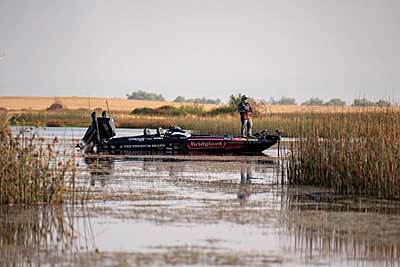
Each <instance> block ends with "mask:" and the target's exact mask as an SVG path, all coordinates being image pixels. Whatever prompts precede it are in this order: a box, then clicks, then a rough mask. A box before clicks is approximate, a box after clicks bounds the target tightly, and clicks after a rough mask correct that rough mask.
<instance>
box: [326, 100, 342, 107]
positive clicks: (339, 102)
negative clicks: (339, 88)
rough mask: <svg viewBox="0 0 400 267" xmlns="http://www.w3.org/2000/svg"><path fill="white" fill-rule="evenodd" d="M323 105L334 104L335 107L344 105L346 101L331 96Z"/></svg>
mask: <svg viewBox="0 0 400 267" xmlns="http://www.w3.org/2000/svg"><path fill="white" fill-rule="evenodd" d="M324 105H325V106H336V107H344V106H346V101H343V100H342V99H340V98H332V99H331V100H329V101H327V102H325V104H324Z"/></svg>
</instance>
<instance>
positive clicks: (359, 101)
mask: <svg viewBox="0 0 400 267" xmlns="http://www.w3.org/2000/svg"><path fill="white" fill-rule="evenodd" d="M351 105H352V106H353V107H373V106H375V103H374V102H372V101H370V100H368V99H366V98H356V99H354V100H353V104H351Z"/></svg>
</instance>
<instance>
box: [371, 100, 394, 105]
mask: <svg viewBox="0 0 400 267" xmlns="http://www.w3.org/2000/svg"><path fill="white" fill-rule="evenodd" d="M375 106H377V107H391V106H392V103H390V102H389V101H385V100H382V99H380V100H378V101H377V102H375Z"/></svg>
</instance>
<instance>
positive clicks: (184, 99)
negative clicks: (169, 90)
mask: <svg viewBox="0 0 400 267" xmlns="http://www.w3.org/2000/svg"><path fill="white" fill-rule="evenodd" d="M174 102H178V103H182V102H186V98H185V97H184V96H177V97H176V98H175V100H174Z"/></svg>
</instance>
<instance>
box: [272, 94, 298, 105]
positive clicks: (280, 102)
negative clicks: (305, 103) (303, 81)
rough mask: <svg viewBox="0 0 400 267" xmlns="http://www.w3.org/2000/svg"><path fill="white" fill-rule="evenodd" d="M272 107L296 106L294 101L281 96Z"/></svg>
mask: <svg viewBox="0 0 400 267" xmlns="http://www.w3.org/2000/svg"><path fill="white" fill-rule="evenodd" d="M273 104H274V105H297V103H296V99H294V98H292V97H287V96H282V97H281V98H280V99H279V100H278V101H275V103H273Z"/></svg>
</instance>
